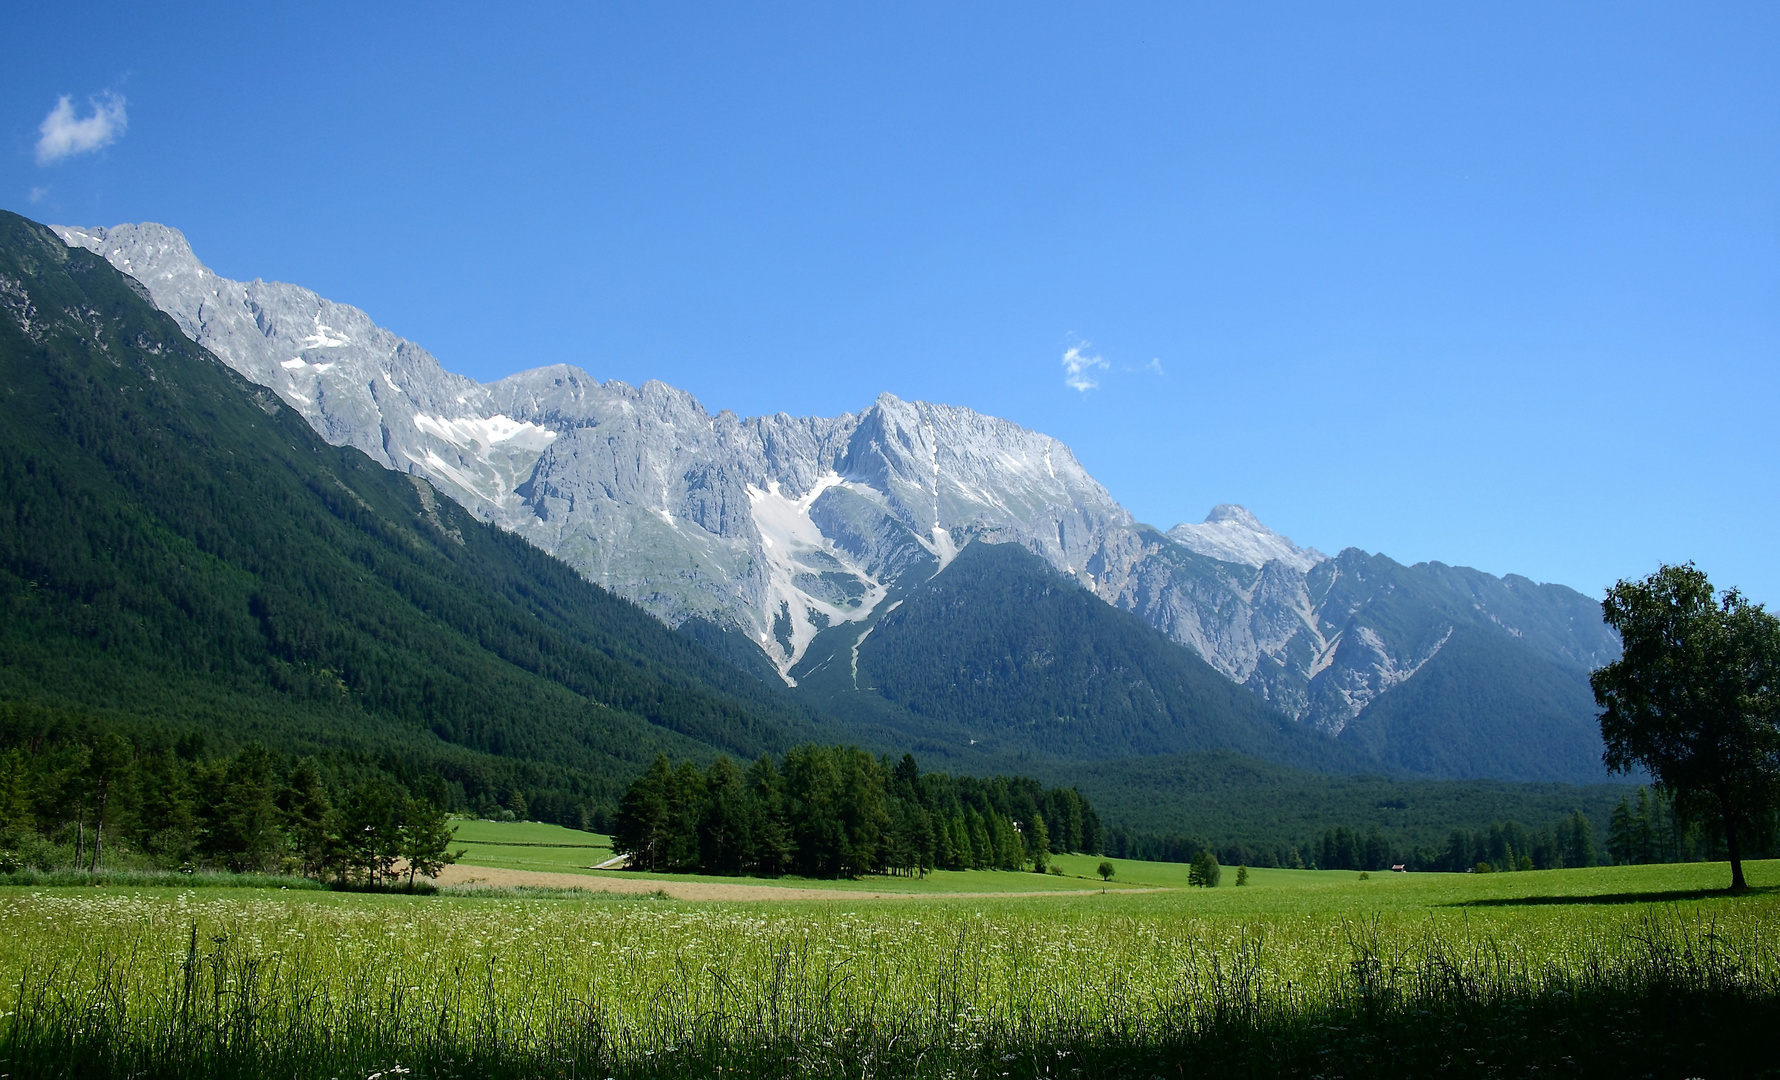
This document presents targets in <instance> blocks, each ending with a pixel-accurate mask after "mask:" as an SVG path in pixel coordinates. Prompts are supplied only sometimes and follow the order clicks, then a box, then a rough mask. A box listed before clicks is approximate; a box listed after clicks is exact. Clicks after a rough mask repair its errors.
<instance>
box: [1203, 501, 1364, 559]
mask: <svg viewBox="0 0 1780 1080" xmlns="http://www.w3.org/2000/svg"><path fill="white" fill-rule="evenodd" d="M1168 536H1169V538H1170V539H1172V540H1174V541H1175V542H1176V543H1178V544H1181V545H1183V546H1184V547H1186V548H1188V549H1190V550H1192V551H1196V552H1198V553H1199V554H1201V555H1205V556H1208V557H1210V558H1213V559H1218V560H1220V561H1223V562H1230V563H1241V564H1242V565H1244V566H1255V567H1259V566H1264V565H1266V564H1267V563H1268V562H1271V561H1273V560H1275V559H1277V560H1279V561H1280V562H1282V563H1285V564H1286V565H1287V566H1290V567H1291V568H1292V569H1294V570H1297V571H1299V572H1304V571H1308V570H1309V569H1310V568H1311V567H1313V566H1315V565H1316V564H1317V563H1320V562H1322V561H1323V560H1324V559H1327V558H1328V556H1327V555H1324V554H1323V553H1322V552H1320V551H1318V550H1316V549H1315V548H1301V547H1299V546H1298V545H1296V544H1294V543H1292V542H1291V540H1289V539H1287V538H1286V537H1284V536H1281V535H1280V534H1279V533H1276V532H1274V531H1273V530H1272V529H1269V528H1268V527H1267V526H1265V525H1263V524H1261V519H1260V518H1257V517H1256V516H1255V515H1253V514H1251V513H1249V512H1248V511H1247V510H1245V509H1243V508H1242V507H1240V506H1237V505H1235V504H1234V503H1222V504H1220V505H1218V506H1214V507H1212V508H1211V513H1209V514H1207V515H1205V520H1204V521H1202V522H1200V523H1199V524H1197V525H1189V524H1186V523H1184V522H1183V523H1182V524H1179V525H1176V526H1175V527H1174V528H1172V529H1169V530H1168Z"/></svg>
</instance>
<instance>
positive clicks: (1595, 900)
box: [1440, 885, 1780, 908]
mask: <svg viewBox="0 0 1780 1080" xmlns="http://www.w3.org/2000/svg"><path fill="white" fill-rule="evenodd" d="M1774 895H1780V885H1762V886H1758V887H1753V888H1749V889H1745V890H1744V891H1743V892H1740V893H1733V892H1731V891H1730V890H1729V889H1671V890H1667V891H1663V892H1625V893H1584V894H1580V895H1554V896H1501V897H1496V898H1494V899H1487V900H1454V901H1452V902H1450V903H1447V904H1442V905H1440V906H1441V907H1459V908H1466V907H1548V906H1554V905H1568V904H1672V903H1677V902H1686V901H1697V900H1718V899H1725V898H1729V897H1736V898H1738V899H1749V898H1754V897H1762V896H1774Z"/></svg>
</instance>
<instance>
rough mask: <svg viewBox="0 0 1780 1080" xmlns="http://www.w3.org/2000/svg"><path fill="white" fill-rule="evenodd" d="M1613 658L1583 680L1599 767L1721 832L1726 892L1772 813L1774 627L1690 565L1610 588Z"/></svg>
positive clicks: (1776, 680) (1779, 672)
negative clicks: (1646, 774) (1652, 788)
mask: <svg viewBox="0 0 1780 1080" xmlns="http://www.w3.org/2000/svg"><path fill="white" fill-rule="evenodd" d="M1601 606H1602V610H1603V613H1604V616H1605V618H1606V620H1607V622H1608V623H1609V624H1610V625H1612V626H1613V628H1614V629H1615V630H1618V631H1619V633H1620V637H1621V638H1622V640H1623V642H1624V648H1625V651H1624V653H1623V654H1622V655H1621V657H1620V659H1618V660H1616V661H1614V662H1613V663H1611V664H1608V665H1606V666H1605V667H1603V668H1601V669H1600V670H1598V671H1596V672H1595V673H1594V674H1593V675H1592V676H1591V677H1590V680H1589V681H1590V684H1591V685H1592V686H1593V688H1594V693H1595V701H1596V703H1597V704H1599V705H1600V707H1601V710H1602V711H1601V736H1602V738H1603V739H1604V740H1605V742H1606V744H1607V751H1606V755H1605V757H1606V762H1607V767H1608V768H1610V769H1613V770H1614V771H1617V772H1628V771H1631V770H1632V769H1633V768H1635V767H1638V766H1643V767H1644V768H1646V769H1648V770H1650V774H1651V775H1652V776H1653V777H1655V779H1656V781H1657V783H1658V784H1659V785H1661V787H1662V788H1663V790H1664V791H1665V792H1666V793H1667V794H1668V795H1669V796H1670V797H1671V798H1672V799H1673V801H1674V807H1675V810H1676V812H1677V813H1679V814H1680V815H1682V816H1683V817H1685V818H1710V819H1712V820H1714V821H1715V822H1716V824H1717V825H1718V827H1719V828H1720V829H1722V830H1723V836H1724V841H1725V848H1726V850H1727V852H1728V854H1729V857H1730V863H1731V888H1732V889H1733V890H1741V889H1743V888H1746V887H1747V886H1746V883H1745V881H1744V878H1743V848H1744V845H1745V843H1747V842H1749V841H1752V840H1756V839H1759V838H1760V836H1761V834H1762V833H1763V832H1765V831H1766V828H1767V823H1768V821H1769V819H1770V817H1771V812H1772V810H1773V806H1774V784H1775V779H1776V773H1777V770H1776V753H1777V752H1780V729H1777V725H1776V720H1777V718H1776V715H1775V704H1776V702H1775V693H1776V688H1777V686H1780V619H1776V618H1775V617H1774V616H1773V615H1771V614H1769V613H1768V612H1767V611H1765V610H1764V609H1763V608H1762V606H1761V605H1760V604H1755V603H1751V602H1750V601H1749V600H1748V599H1747V598H1745V597H1744V596H1743V595H1742V594H1740V593H1739V592H1737V591H1736V590H1735V589H1729V590H1726V591H1725V592H1723V593H1715V592H1714V590H1713V588H1712V583H1711V582H1710V581H1708V580H1707V578H1706V575H1705V574H1704V573H1703V572H1702V571H1700V570H1699V569H1697V568H1696V567H1694V565H1693V564H1692V563H1689V564H1687V565H1684V566H1668V565H1665V566H1662V567H1660V568H1659V569H1658V570H1657V571H1656V573H1654V574H1651V575H1650V576H1648V577H1646V578H1644V579H1643V580H1641V581H1620V582H1619V583H1618V584H1616V585H1614V586H1613V588H1612V589H1610V590H1608V593H1607V599H1606V600H1605V601H1604V602H1603V603H1602V605H1601Z"/></svg>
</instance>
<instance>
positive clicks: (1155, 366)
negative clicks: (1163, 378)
mask: <svg viewBox="0 0 1780 1080" xmlns="http://www.w3.org/2000/svg"><path fill="white" fill-rule="evenodd" d="M1144 367H1146V368H1149V369H1150V370H1151V371H1153V372H1155V373H1156V374H1158V375H1166V374H1168V373H1167V372H1166V371H1163V370H1162V358H1161V357H1160V356H1155V357H1151V358H1150V362H1149V363H1147V364H1145V365H1144Z"/></svg>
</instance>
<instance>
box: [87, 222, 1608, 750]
mask: <svg viewBox="0 0 1780 1080" xmlns="http://www.w3.org/2000/svg"><path fill="white" fill-rule="evenodd" d="M57 230H58V234H59V235H61V236H62V238H63V240H64V241H65V242H67V243H69V244H71V245H74V246H80V247H85V248H87V249H88V250H92V251H94V252H96V253H98V254H100V255H102V256H103V257H104V258H106V259H107V260H108V261H109V262H111V263H112V264H113V265H114V266H116V267H117V268H118V269H120V270H123V271H124V272H125V273H128V274H132V275H134V276H136V277H137V279H138V280H139V281H141V283H142V284H143V285H144V286H145V287H146V289H147V290H148V292H149V293H150V295H151V296H152V297H153V298H154V301H155V303H156V304H157V306H159V307H161V308H162V309H163V310H166V311H168V312H169V314H172V315H173V316H174V318H175V320H176V321H177V322H178V323H179V325H180V326H181V328H182V329H183V330H184V331H185V332H186V333H187V334H188V335H189V336H192V337H193V339H194V340H196V341H198V342H200V343H201V344H205V345H207V347H213V349H214V351H216V352H217V354H218V355H219V356H221V357H222V358H223V359H224V360H225V361H226V362H228V363H229V364H230V365H231V366H233V367H235V368H236V370H237V371H240V372H241V373H242V374H243V375H245V376H247V377H248V378H250V379H252V380H253V381H255V382H259V383H260V384H262V385H265V386H267V387H269V388H271V389H272V390H273V391H274V392H276V393H278V394H279V396H280V397H282V398H283V399H284V400H285V401H286V403H287V404H290V405H291V406H292V407H293V408H294V409H296V410H297V411H298V412H300V413H301V414H302V415H304V416H305V418H306V419H308V420H309V422H310V424H311V426H312V427H314V428H315V430H316V431H317V432H318V433H319V434H321V435H322V436H323V438H325V439H327V440H328V441H330V442H335V443H336V444H348V445H354V446H358V447H360V448H361V449H365V450H366V452H367V453H368V454H370V456H371V457H372V458H373V459H374V460H377V461H379V462H380V463H382V464H384V465H385V466H386V467H390V468H395V469H398V470H400V471H404V472H409V473H411V474H414V475H418V476H424V477H426V478H427V479H429V480H431V481H432V482H433V483H435V484H437V485H438V486H439V487H440V489H441V490H443V491H445V492H446V493H447V494H449V495H451V496H452V498H454V499H455V500H457V501H458V502H460V503H461V504H463V505H464V506H465V507H466V508H467V509H469V510H470V511H471V512H472V513H474V514H475V515H476V516H478V517H480V518H482V519H483V520H487V521H491V522H493V523H496V524H499V525H501V526H502V527H503V528H507V529H509V530H511V531H513V532H516V533H518V534H519V535H521V536H524V537H526V538H527V539H528V540H531V541H532V542H533V543H535V544H537V545H538V546H539V547H541V548H543V549H544V550H546V551H548V552H551V553H552V554H555V555H556V556H558V557H559V558H562V559H563V560H564V561H566V562H568V563H569V564H570V565H571V566H573V567H574V568H575V569H576V570H577V571H579V572H580V573H582V574H583V575H584V576H586V577H588V578H589V579H590V580H592V581H595V582H597V583H599V584H602V585H604V586H606V587H607V588H610V589H612V590H613V591H614V592H617V593H618V594H619V595H622V596H625V597H627V598H629V599H631V600H633V601H634V602H636V603H638V604H640V605H641V606H642V607H644V608H645V610H648V611H650V612H651V613H652V614H654V615H656V616H657V617H658V618H660V619H662V620H663V621H664V622H667V623H668V624H669V625H671V626H683V625H688V624H694V625H702V624H706V623H708V624H710V625H711V626H713V627H715V628H717V630H718V631H719V632H729V633H739V634H741V635H742V636H745V637H746V638H747V639H748V640H749V641H751V642H753V643H754V645H755V646H756V647H758V648H759V649H760V650H761V651H762V653H763V654H765V656H766V657H767V659H768V660H769V661H770V662H771V664H772V665H773V667H774V669H775V670H776V671H777V672H778V674H779V675H780V677H781V678H782V679H783V680H784V681H785V682H786V683H787V684H788V685H793V686H794V685H796V684H797V682H798V679H799V675H798V672H799V671H800V670H802V669H803V668H804V667H807V666H808V660H809V657H810V650H811V649H812V647H814V646H815V645H816V643H817V642H818V639H821V640H824V641H826V640H828V639H832V638H835V637H837V636H841V637H844V636H846V635H848V634H852V635H853V640H852V641H851V643H850V646H849V647H850V649H851V650H852V651H855V652H856V651H857V649H858V648H859V647H860V644H861V643H862V642H863V641H865V640H867V639H868V637H869V635H871V634H872V633H873V627H875V626H876V625H877V616H878V615H880V614H881V612H882V608H883V606H884V605H886V604H888V603H893V602H894V600H893V596H894V595H896V594H899V593H900V592H901V591H902V590H903V589H904V588H905V587H906V586H908V585H910V584H913V583H915V582H917V581H920V580H925V579H927V578H930V577H931V576H932V575H933V574H935V573H938V572H939V571H941V570H943V569H945V567H946V566H947V565H948V564H949V563H950V561H951V560H952V559H953V558H954V557H955V556H956V553H957V552H958V550H959V549H960V548H962V547H964V546H967V545H969V544H971V543H975V542H989V543H1015V544H1018V545H1020V546H1021V547H1023V548H1025V549H1027V550H1028V551H1031V552H1032V553H1034V554H1035V555H1037V556H1038V557H1040V558H1041V559H1043V560H1044V561H1045V562H1046V563H1048V564H1049V565H1050V566H1051V567H1052V568H1053V569H1054V570H1056V571H1058V572H1060V573H1064V574H1067V575H1069V576H1071V577H1073V578H1074V579H1075V580H1077V581H1078V582H1079V583H1080V584H1082V585H1083V586H1084V587H1085V588H1087V589H1088V590H1089V591H1091V592H1092V593H1093V594H1094V595H1095V596H1097V597H1099V598H1100V599H1101V600H1102V601H1104V602H1106V603H1108V604H1110V605H1112V606H1113V607H1116V608H1119V609H1122V610H1124V611H1128V612H1131V613H1133V614H1135V615H1137V616H1138V617H1139V618H1141V619H1142V620H1143V621H1145V622H1147V623H1149V624H1150V625H1151V626H1152V627H1155V628H1156V629H1158V630H1160V631H1162V632H1163V633H1164V634H1166V635H1167V636H1168V637H1169V638H1170V639H1172V640H1173V641H1175V642H1176V643H1178V644H1180V645H1183V646H1185V647H1186V648H1188V649H1190V650H1192V651H1193V652H1195V653H1197V654H1198V655H1199V656H1200V657H1201V658H1202V659H1204V660H1205V661H1206V662H1207V663H1209V664H1210V665H1211V666H1212V667H1213V668H1214V669H1216V670H1217V671H1219V672H1220V673H1221V674H1222V675H1223V676H1224V677H1226V678H1228V679H1230V680H1231V681H1233V682H1236V683H1238V684H1241V685H1243V686H1246V687H1248V688H1249V689H1250V690H1251V691H1253V692H1254V693H1256V694H1257V695H1259V696H1260V697H1261V698H1262V699H1263V700H1265V701H1267V702H1268V703H1270V704H1271V705H1273V706H1274V707H1276V708H1278V709H1280V710H1282V711H1283V712H1285V713H1286V714H1287V715H1289V716H1292V717H1293V718H1294V719H1297V720H1299V721H1301V722H1303V723H1305V724H1307V725H1309V726H1311V727H1314V728H1317V729H1319V730H1322V731H1324V732H1326V733H1328V734H1331V735H1340V734H1341V733H1342V731H1343V730H1345V729H1346V727H1347V726H1348V725H1349V724H1351V723H1353V722H1354V721H1355V720H1356V719H1357V718H1358V717H1360V716H1361V715H1362V714H1363V713H1364V712H1365V711H1366V710H1367V709H1368V708H1369V707H1370V706H1371V705H1372V704H1373V703H1374V702H1377V701H1381V700H1385V699H1388V698H1389V696H1390V695H1391V694H1392V693H1393V692H1395V690H1396V689H1397V688H1398V687H1400V686H1403V685H1406V684H1407V683H1408V682H1409V681H1410V680H1412V679H1413V677H1414V676H1415V675H1416V673H1417V672H1419V671H1421V670H1422V669H1423V665H1425V664H1427V663H1428V662H1430V661H1431V660H1433V659H1434V658H1435V657H1436V656H1437V655H1438V653H1439V652H1440V650H1441V649H1442V648H1444V647H1445V641H1446V640H1447V639H1448V638H1450V637H1451V635H1452V634H1453V633H1454V632H1455V631H1457V630H1458V629H1460V628H1465V627H1478V628H1483V629H1485V630H1488V631H1489V632H1491V633H1500V634H1503V635H1505V636H1507V637H1510V638H1514V639H1515V640H1516V642H1517V643H1518V645H1517V647H1519V648H1522V649H1524V650H1526V651H1527V652H1528V655H1529V656H1540V657H1546V658H1551V659H1555V660H1557V661H1558V662H1560V663H1561V664H1563V665H1566V666H1567V667H1568V668H1570V669H1572V670H1571V671H1570V677H1572V678H1573V679H1575V678H1580V677H1582V675H1584V674H1585V673H1586V670H1587V669H1588V668H1589V667H1591V666H1595V665H1598V664H1599V663H1601V662H1604V661H1605V660H1607V659H1611V657H1612V656H1613V655H1615V654H1616V648H1617V647H1616V643H1615V641H1614V639H1613V638H1612V635H1611V632H1610V631H1609V630H1607V629H1606V628H1605V627H1604V626H1602V625H1601V624H1600V620H1599V609H1598V607H1597V606H1595V605H1594V604H1593V602H1592V601H1589V600H1588V599H1587V598H1586V597H1583V596H1581V595H1580V594H1577V593H1575V592H1573V591H1572V590H1568V589H1564V588H1563V587H1562V586H1551V585H1544V586H1538V585H1533V584H1532V583H1530V582H1527V581H1526V579H1524V578H1516V577H1514V576H1513V575H1510V576H1508V577H1506V578H1496V577H1493V576H1491V575H1487V574H1483V573H1481V572H1478V571H1470V570H1465V569H1463V568H1452V567H1445V566H1444V565H1443V564H1439V563H1423V564H1416V565H1415V566H1412V567H1404V566H1402V565H1401V564H1397V563H1395V562H1393V561H1391V560H1389V559H1388V558H1386V557H1385V556H1382V555H1370V554H1367V553H1365V552H1363V551H1360V550H1359V549H1356V548H1348V549H1345V550H1344V551H1342V552H1339V553H1337V554H1336V555H1335V556H1327V555H1324V554H1322V553H1321V552H1317V551H1315V550H1314V549H1308V548H1300V547H1298V546H1297V545H1295V544H1293V543H1292V542H1291V541H1290V540H1289V538H1286V537H1283V536H1280V535H1279V534H1277V533H1274V532H1273V531H1272V530H1269V529H1267V528H1266V527H1265V526H1264V525H1262V524H1261V523H1260V522H1259V520H1258V519H1255V518H1254V517H1253V515H1251V514H1248V512H1247V511H1245V510H1241V508H1239V507H1234V506H1231V505H1228V504H1226V505H1223V506H1220V507H1217V508H1214V509H1213V511H1212V513H1211V514H1209V515H1208V516H1207V519H1206V521H1204V522H1201V523H1198V524H1196V525H1190V524H1185V523H1183V524H1181V525H1177V526H1175V527H1174V528H1172V529H1170V530H1169V531H1168V532H1166V533H1164V532H1162V531H1160V530H1157V529H1153V528H1151V527H1149V526H1146V525H1143V524H1142V523H1140V522H1137V521H1136V520H1135V519H1134V518H1133V517H1132V515H1131V514H1130V513H1129V512H1128V511H1126V510H1125V508H1124V507H1122V506H1120V505H1119V504H1118V503H1117V502H1116V500H1114V499H1113V498H1112V496H1111V494H1110V493H1109V492H1108V491H1107V490H1106V489H1105V488H1104V487H1103V486H1101V485H1100V484H1099V483H1098V482H1096V481H1095V480H1094V479H1093V478H1092V477H1091V476H1090V475H1088V473H1087V472H1086V470H1085V469H1083V468H1082V466H1081V465H1080V463H1079V461H1077V460H1076V459H1075V457H1074V455H1073V453H1071V452H1070V451H1069V448H1068V447H1067V446H1065V445H1064V444H1062V443H1061V442H1059V441H1057V440H1056V439H1054V438H1051V437H1049V436H1045V435H1042V434H1040V433H1037V432H1032V431H1029V430H1027V429H1024V428H1021V427H1019V425H1017V424H1013V423H1011V422H1009V421H1006V420H1001V419H998V418H995V417H990V416H986V415H984V414H981V413H977V412H975V411H974V410H970V409H966V408H961V407H957V406H947V405H934V404H929V403H925V402H906V401H902V400H901V399H898V398H896V397H894V396H893V395H889V394H884V395H880V397H879V398H878V399H877V400H876V401H874V402H873V403H872V404H871V405H870V406H868V407H867V408H865V409H863V410H861V411H860V412H858V413H843V414H841V415H840V416H837V417H829V418H823V417H802V418H798V417H791V416H788V415H786V414H783V413H780V414H777V415H774V416H762V417H753V418H741V417H737V416H736V415H735V414H733V413H731V412H728V411H722V412H719V413H717V414H716V415H714V416H713V415H712V414H710V413H709V412H707V411H706V410H705V409H704V408H703V406H702V405H700V404H699V403H698V402H697V401H696V399H694V398H693V397H692V396H691V395H690V394H687V393H685V392H684V391H680V390H677V389H675V388H673V387H670V386H667V385H666V384H663V383H660V382H657V381H649V382H646V383H644V384H642V385H641V386H638V387H631V386H629V385H627V384H624V383H621V382H618V381H616V380H612V381H609V382H606V383H600V382H598V381H597V380H596V379H594V378H593V377H592V376H590V375H588V374H587V373H586V372H584V371H582V370H580V369H578V368H573V367H570V366H567V365H557V366H554V367H550V368H541V369H534V370H531V371H525V372H519V373H516V374H514V375H511V376H507V377H506V378H503V379H500V380H497V381H495V382H493V383H489V384H486V385H482V384H476V383H474V382H473V381H471V380H468V379H465V378H463V377H462V376H456V375H451V374H450V373H448V372H445V370H444V369H443V367H442V366H440V365H439V363H438V361H437V360H436V359H435V358H433V357H432V355H431V354H430V353H427V352H426V351H425V350H424V349H422V348H420V347H419V346H417V345H414V344H413V343H412V342H406V341H403V340H402V339H400V338H397V337H396V336H395V335H393V334H389V333H388V332H387V331H384V330H382V329H381V328H378V327H376V324H375V323H374V322H372V321H371V320H370V318H369V316H367V315H365V314H364V313H363V312H361V311H359V310H358V309H356V308H350V307H348V306H347V305H342V304H335V303H333V302H331V301H326V300H324V299H322V298H321V297H319V296H316V294H314V293H312V292H309V291H308V290H304V289H301V288H300V287H298V286H292V285H282V284H279V283H270V284H268V283H264V282H257V281H256V282H252V283H245V284H244V283H239V282H230V281H228V280H227V279H222V278H219V277H217V276H216V275H214V274H212V273H210V272H209V271H208V270H207V269H206V268H204V267H203V265H202V263H200V262H198V260H197V258H196V256H195V254H193V253H192V252H191V250H190V247H189V245H188V244H186V243H185V240H184V237H183V236H182V235H180V234H179V233H178V232H177V231H176V230H173V229H168V228H166V227H164V226H156V225H136V226H118V227H114V228H111V229H72V228H65V227H57ZM1405 597H1411V598H1412V599H1405ZM1591 616H1592V623H1591V622H1590V618H1591ZM824 648H826V646H824ZM1589 719H1592V717H1580V718H1579V717H1577V716H1567V717H1566V723H1568V724H1569V725H1570V726H1571V727H1574V726H1576V722H1578V721H1579V720H1589ZM1571 764H1572V766H1574V767H1575V768H1577V769H1579V770H1580V769H1582V768H1583V766H1581V765H1579V764H1577V763H1575V762H1572V763H1571ZM1597 768H1598V767H1597Z"/></svg>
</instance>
